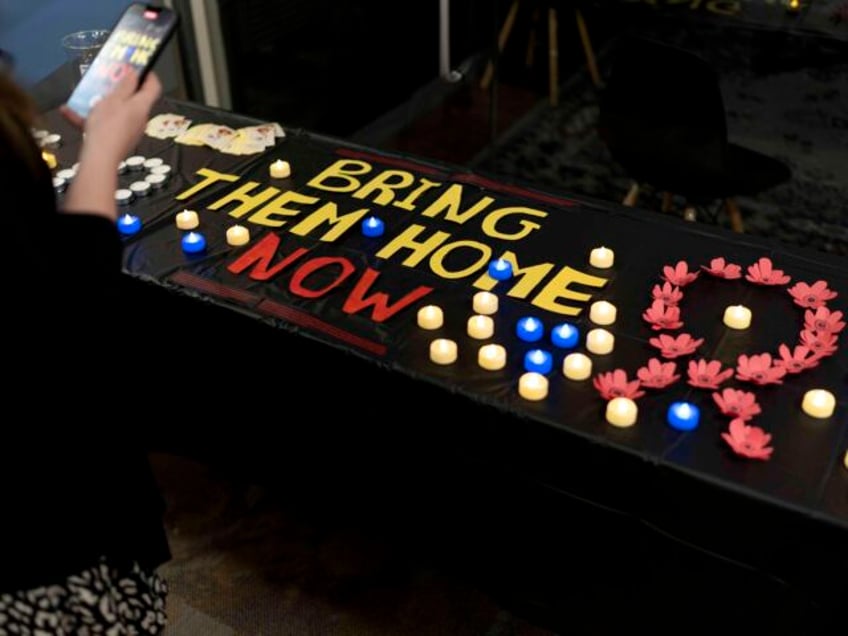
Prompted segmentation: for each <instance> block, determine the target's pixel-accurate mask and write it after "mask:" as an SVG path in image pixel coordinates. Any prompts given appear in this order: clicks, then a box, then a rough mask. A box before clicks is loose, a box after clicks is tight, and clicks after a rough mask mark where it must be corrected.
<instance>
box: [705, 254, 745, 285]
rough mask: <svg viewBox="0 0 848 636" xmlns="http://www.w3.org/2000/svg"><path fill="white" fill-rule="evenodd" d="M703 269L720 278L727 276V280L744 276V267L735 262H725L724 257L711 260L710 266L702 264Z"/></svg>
mask: <svg viewBox="0 0 848 636" xmlns="http://www.w3.org/2000/svg"><path fill="white" fill-rule="evenodd" d="M701 269H702V270H704V271H705V272H707V273H708V274H712V275H713V276H718V277H719V278H726V279H727V280H734V279H736V278H742V267H741V266H740V265H736V264H734V263H727V264H725V262H724V259H723V258H721V257H719V258H714V259H713V260H711V261H710V266H709V267H707V266H706V265H701Z"/></svg>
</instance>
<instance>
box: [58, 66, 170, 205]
mask: <svg viewBox="0 0 848 636" xmlns="http://www.w3.org/2000/svg"><path fill="white" fill-rule="evenodd" d="M137 82H138V76H137V75H136V73H135V71H132V70H131V71H130V72H128V74H127V75H126V76H125V77H124V78H123V79H122V80H121V81H120V82H119V83H118V85H117V86H116V87H115V89H114V90H113V91H112V92H111V93H109V94H108V95H106V96H105V97H104V98H103V99H101V100H100V101H99V102H98V103H97V104H96V105H95V106H94V108H93V109H92V110H91V113H90V114H89V116H88V118H87V119H86V120H82V119H80V118H79V116H77V115H75V114H74V113H73V112H72V111H70V110H69V109H67V108H64V107H63V109H62V112H63V114H64V115H65V117H66V118H67V119H68V120H70V121H71V122H72V123H74V124H76V125H78V126H81V127H83V129H84V131H85V138H84V140H83V144H82V150H81V151H80V156H79V169H78V170H77V175H76V176H75V177H74V180H73V182H72V183H71V185H70V186H69V187H68V192H67V194H66V195H65V204H64V206H63V210H62V211H63V212H67V213H72V214H79V213H83V214H96V215H100V216H105V217H106V218H108V219H110V220H112V221H115V220H116V219H117V217H118V212H117V206H116V204H115V190H116V189H117V186H118V164H119V163H120V162H121V160H123V159H124V158H125V157H126V156H127V155H128V154H130V152H131V151H132V150H133V149H134V148H135V146H136V145H137V144H138V141H139V140H140V139H141V136H142V134H144V127H145V125H146V124H147V120H148V119H149V117H150V110H151V108H152V107H153V104H154V103H155V102H156V100H157V99H159V96H160V95H161V94H162V85H161V83H160V82H159V78H158V77H157V76H156V74H155V73H152V72H151V73H148V74H147V77H146V78H145V80H144V83H143V84H142V85H141V86H140V87H139V88H138V90H136V85H137Z"/></svg>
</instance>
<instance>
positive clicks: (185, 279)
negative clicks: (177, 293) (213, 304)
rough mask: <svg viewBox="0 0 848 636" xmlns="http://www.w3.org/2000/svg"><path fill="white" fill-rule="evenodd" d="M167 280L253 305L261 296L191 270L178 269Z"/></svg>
mask: <svg viewBox="0 0 848 636" xmlns="http://www.w3.org/2000/svg"><path fill="white" fill-rule="evenodd" d="M168 280H169V281H171V282H173V283H176V284H177V285H182V286H183V287H191V288H192V289H196V290H198V291H202V292H205V293H207V294H211V295H212V296H217V297H218V298H227V299H230V300H237V301H239V302H242V303H245V304H248V305H255V304H256V303H258V302H259V301H260V300H261V298H260V297H259V296H257V295H256V294H252V293H250V292H247V291H244V290H242V289H236V288H234V287H229V286H228V285H224V284H222V283H216V282H214V281H211V280H207V279H205V278H201V277H200V276H196V275H195V274H192V273H191V272H186V271H183V270H180V271H178V272H177V273H176V274H174V275H173V276H171V277H170V278H169V279H168Z"/></svg>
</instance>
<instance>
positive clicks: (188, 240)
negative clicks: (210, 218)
mask: <svg viewBox="0 0 848 636" xmlns="http://www.w3.org/2000/svg"><path fill="white" fill-rule="evenodd" d="M182 246H183V252H185V253H186V254H198V253H200V252H202V251H203V250H205V249H206V237H204V236H203V234H201V233H200V232H189V233H188V234H186V235H185V236H183V239H182Z"/></svg>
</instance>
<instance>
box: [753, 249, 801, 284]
mask: <svg viewBox="0 0 848 636" xmlns="http://www.w3.org/2000/svg"><path fill="white" fill-rule="evenodd" d="M745 278H746V279H747V280H749V281H750V282H752V283H756V284H757V285H785V284H786V283H788V282H789V281H790V280H792V278H790V277H789V276H787V275H786V274H784V273H783V270H782V269H774V266H773V265H772V263H771V259H770V258H766V257H765V256H763V257H762V258H761V259H760V260H758V261H757V262H756V263H754V264H753V265H750V266H749V267H748V273H747V274H745Z"/></svg>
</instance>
